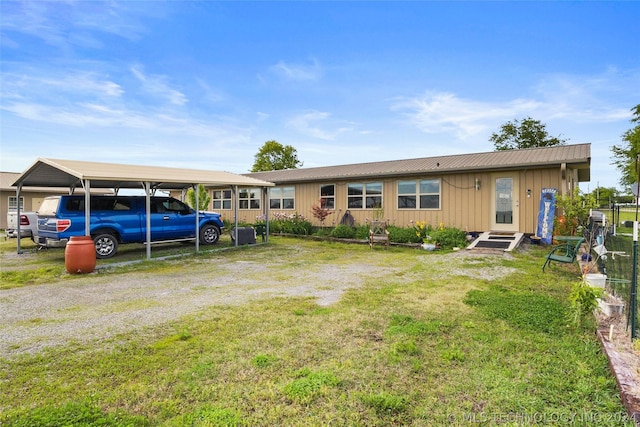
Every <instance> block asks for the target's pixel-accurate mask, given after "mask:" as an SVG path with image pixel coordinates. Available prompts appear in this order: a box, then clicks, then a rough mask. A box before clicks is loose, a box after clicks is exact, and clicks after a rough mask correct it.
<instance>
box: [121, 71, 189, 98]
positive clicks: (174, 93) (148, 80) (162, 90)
mask: <svg viewBox="0 0 640 427" xmlns="http://www.w3.org/2000/svg"><path fill="white" fill-rule="evenodd" d="M131 73H132V74H133V75H134V76H135V77H136V78H137V79H138V80H139V81H140V83H142V88H143V90H144V91H145V92H147V93H148V94H150V95H153V96H157V97H160V98H164V99H166V100H168V101H169V102H170V103H172V104H174V105H184V104H186V103H187V97H186V96H185V95H184V94H183V93H182V92H180V91H178V90H175V89H172V88H171V87H169V85H168V84H167V80H168V79H167V77H165V76H160V75H149V76H148V75H145V74H144V73H143V72H142V71H141V70H139V69H138V68H137V67H131Z"/></svg>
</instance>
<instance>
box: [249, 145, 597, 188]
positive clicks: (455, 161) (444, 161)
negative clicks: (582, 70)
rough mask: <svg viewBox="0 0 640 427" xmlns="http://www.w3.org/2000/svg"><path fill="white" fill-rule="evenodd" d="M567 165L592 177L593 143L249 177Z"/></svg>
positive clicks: (278, 179)
mask: <svg viewBox="0 0 640 427" xmlns="http://www.w3.org/2000/svg"><path fill="white" fill-rule="evenodd" d="M563 163H566V164H567V166H570V167H573V168H576V169H578V179H579V181H580V182H586V181H589V180H590V165H591V144H588V143H587V144H572V145H560V146H555V147H543V148H529V149H523V150H504V151H491V152H485V153H475V154H458V155H451V156H439V157H423V158H416V159H407V160H388V161H382V162H371V163H355V164H348V165H338V166H324V167H317V168H306V169H305V168H300V169H286V170H278V171H269V172H254V173H250V174H245V176H248V177H252V178H258V179H264V180H267V181H270V182H275V183H278V184H279V183H288V182H290V183H293V182H305V181H322V180H331V179H343V178H344V179H346V178H374V177H375V178H381V177H392V176H401V175H402V176H407V175H419V174H420V175H425V174H427V175H428V174H442V173H455V172H461V171H464V172H468V171H482V170H507V169H523V168H536V167H549V166H553V165H558V166H560V165H561V164H563Z"/></svg>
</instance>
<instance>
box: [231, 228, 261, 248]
mask: <svg viewBox="0 0 640 427" xmlns="http://www.w3.org/2000/svg"><path fill="white" fill-rule="evenodd" d="M236 231H237V232H238V244H239V245H253V244H255V243H256V230H254V229H253V227H238V228H237V230H236V228H235V227H234V228H232V229H231V240H233V241H234V242H235V240H236Z"/></svg>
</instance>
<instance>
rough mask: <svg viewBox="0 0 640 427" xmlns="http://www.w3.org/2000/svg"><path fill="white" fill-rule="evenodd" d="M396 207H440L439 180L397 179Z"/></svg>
mask: <svg viewBox="0 0 640 427" xmlns="http://www.w3.org/2000/svg"><path fill="white" fill-rule="evenodd" d="M398 209H440V180H439V179H422V180H417V181H415V180H412V181H398Z"/></svg>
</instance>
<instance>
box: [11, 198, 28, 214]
mask: <svg viewBox="0 0 640 427" xmlns="http://www.w3.org/2000/svg"><path fill="white" fill-rule="evenodd" d="M8 206H9V212H15V211H17V210H18V197H16V196H9V204H8ZM23 211H24V197H22V196H21V197H20V212H23Z"/></svg>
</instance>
